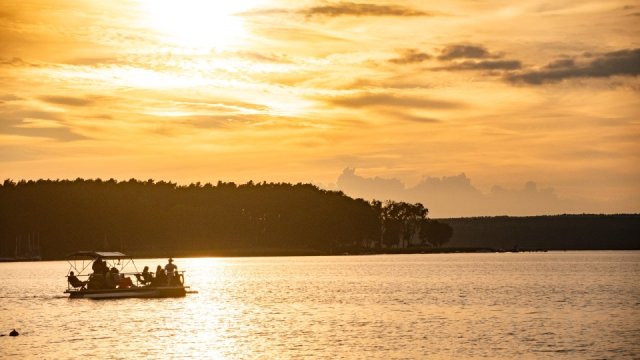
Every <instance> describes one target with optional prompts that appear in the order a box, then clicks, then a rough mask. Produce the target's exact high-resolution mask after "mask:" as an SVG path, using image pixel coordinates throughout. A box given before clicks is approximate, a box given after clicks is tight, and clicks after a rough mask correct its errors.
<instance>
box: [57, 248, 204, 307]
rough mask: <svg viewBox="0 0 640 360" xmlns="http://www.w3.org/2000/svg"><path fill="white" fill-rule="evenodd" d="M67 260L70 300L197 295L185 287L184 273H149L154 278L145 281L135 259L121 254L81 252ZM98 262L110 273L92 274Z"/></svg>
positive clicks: (94, 272) (66, 291)
mask: <svg viewBox="0 0 640 360" xmlns="http://www.w3.org/2000/svg"><path fill="white" fill-rule="evenodd" d="M67 261H68V262H69V265H70V268H69V271H68V273H67V276H66V277H67V289H66V290H65V291H64V292H65V294H69V298H74V299H76V298H87V299H117V298H168V297H183V296H186V294H187V293H195V291H190V290H189V288H190V287H189V286H185V285H184V273H185V272H184V270H182V271H175V272H174V274H169V275H168V276H166V277H159V276H158V274H155V277H153V275H154V273H149V274H150V275H148V274H147V275H148V276H151V277H150V278H144V277H143V273H142V272H140V271H138V269H137V267H136V265H135V262H134V260H133V257H131V256H128V255H125V254H123V253H121V252H105V251H78V252H76V253H73V254H71V255H69V256H68V258H67ZM96 261H100V262H104V263H105V266H106V267H105V269H106V268H108V269H110V271H107V272H106V273H99V272H96V271H92V270H93V269H94V268H95V267H94V266H93V264H94V263H96ZM114 268H115V269H116V270H113V269H114ZM111 270H113V271H111Z"/></svg>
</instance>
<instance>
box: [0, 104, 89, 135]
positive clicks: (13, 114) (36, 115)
mask: <svg viewBox="0 0 640 360" xmlns="http://www.w3.org/2000/svg"><path fill="white" fill-rule="evenodd" d="M0 134H8V135H20V136H27V137H43V138H51V139H55V140H59V141H73V140H82V139H86V137H85V136H83V135H80V134H77V133H75V132H73V130H72V129H71V128H70V127H68V126H67V125H66V124H65V123H64V121H63V120H62V118H61V115H60V114H58V113H53V112H48V111H39V110H25V109H22V108H20V107H5V108H4V109H2V111H1V112H0Z"/></svg>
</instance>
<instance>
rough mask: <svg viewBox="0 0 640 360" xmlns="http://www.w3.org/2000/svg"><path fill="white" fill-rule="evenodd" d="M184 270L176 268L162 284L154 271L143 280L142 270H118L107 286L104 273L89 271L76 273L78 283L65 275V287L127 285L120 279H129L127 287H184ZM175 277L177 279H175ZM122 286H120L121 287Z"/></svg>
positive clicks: (70, 288) (69, 288) (112, 286)
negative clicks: (150, 277)
mask: <svg viewBox="0 0 640 360" xmlns="http://www.w3.org/2000/svg"><path fill="white" fill-rule="evenodd" d="M185 272H186V270H176V271H175V273H174V275H173V276H167V283H166V284H164V283H162V284H158V283H157V281H154V280H156V274H155V273H154V272H150V273H149V274H151V275H152V279H151V281H145V280H144V279H143V278H142V272H140V271H134V272H119V273H117V276H118V279H117V280H118V281H117V283H116V281H115V280H116V279H113V278H112V279H111V284H110V285H109V286H107V284H106V283H108V281H107V280H106V279H107V278H106V276H105V274H95V273H89V274H76V275H75V277H76V278H77V280H79V281H80V283H76V284H72V283H71V275H67V276H66V278H67V289H68V290H74V289H81V288H87V289H90V288H102V289H105V288H106V289H108V288H112V289H115V288H125V287H127V285H125V284H122V285H121V283H120V281H122V280H121V279H123V278H124V279H127V278H128V279H129V280H130V281H131V284H130V285H129V286H128V287H131V286H133V287H145V286H183V287H185V288H188V287H189V286H185V285H184V273H185ZM176 278H177V280H178V281H176ZM127 282H128V281H126V280H125V281H124V283H127ZM121 286H122V287H121Z"/></svg>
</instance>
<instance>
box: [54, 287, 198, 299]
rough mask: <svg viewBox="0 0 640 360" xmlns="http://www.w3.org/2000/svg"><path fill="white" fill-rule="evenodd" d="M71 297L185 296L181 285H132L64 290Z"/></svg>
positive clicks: (185, 292)
mask: <svg viewBox="0 0 640 360" xmlns="http://www.w3.org/2000/svg"><path fill="white" fill-rule="evenodd" d="M65 293H67V294H69V298H71V299H123V298H170V297H183V296H186V294H187V291H186V288H185V287H183V286H157V287H156V286H154V287H151V286H149V287H133V288H128V289H101V290H66V291H65Z"/></svg>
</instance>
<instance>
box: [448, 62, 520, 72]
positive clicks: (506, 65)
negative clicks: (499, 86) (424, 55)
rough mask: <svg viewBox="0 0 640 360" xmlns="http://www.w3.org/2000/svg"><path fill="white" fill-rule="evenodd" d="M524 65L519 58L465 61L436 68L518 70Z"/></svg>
mask: <svg viewBox="0 0 640 360" xmlns="http://www.w3.org/2000/svg"><path fill="white" fill-rule="evenodd" d="M521 67H522V63H521V62H520V61H519V60H483V61H463V62H460V63H454V64H451V65H447V66H443V67H439V68H436V69H438V70H517V69H520V68H521Z"/></svg>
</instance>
